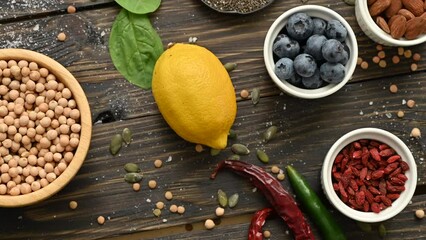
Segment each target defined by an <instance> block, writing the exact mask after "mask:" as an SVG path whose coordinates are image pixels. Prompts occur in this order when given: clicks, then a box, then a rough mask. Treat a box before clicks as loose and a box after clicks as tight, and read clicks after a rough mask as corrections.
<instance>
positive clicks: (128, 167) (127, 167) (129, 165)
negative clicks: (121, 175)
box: [124, 163, 141, 173]
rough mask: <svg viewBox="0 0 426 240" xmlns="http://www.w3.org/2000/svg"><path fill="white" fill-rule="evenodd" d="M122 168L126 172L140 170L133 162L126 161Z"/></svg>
mask: <svg viewBox="0 0 426 240" xmlns="http://www.w3.org/2000/svg"><path fill="white" fill-rule="evenodd" d="M124 170H126V172H128V173H136V172H140V171H141V169H140V168H139V166H138V165H137V164H135V163H126V164H125V165H124Z"/></svg>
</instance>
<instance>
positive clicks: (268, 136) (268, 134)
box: [263, 126, 278, 142]
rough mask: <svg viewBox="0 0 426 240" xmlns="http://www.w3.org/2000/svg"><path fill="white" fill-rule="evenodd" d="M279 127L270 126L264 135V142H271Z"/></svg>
mask: <svg viewBox="0 0 426 240" xmlns="http://www.w3.org/2000/svg"><path fill="white" fill-rule="evenodd" d="M277 131H278V127H277V126H270V127H269V128H268V129H266V131H265V133H264V134H263V141H265V142H269V141H270V140H271V139H273V138H274V137H275V135H277Z"/></svg>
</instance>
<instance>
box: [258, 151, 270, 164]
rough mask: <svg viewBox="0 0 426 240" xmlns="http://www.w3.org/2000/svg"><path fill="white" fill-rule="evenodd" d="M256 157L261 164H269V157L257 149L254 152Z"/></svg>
mask: <svg viewBox="0 0 426 240" xmlns="http://www.w3.org/2000/svg"><path fill="white" fill-rule="evenodd" d="M256 155H257V158H258V159H259V160H260V161H261V162H263V163H268V162H269V156H268V155H267V154H266V153H265V152H264V151H262V150H259V149H258V150H257V151H256Z"/></svg>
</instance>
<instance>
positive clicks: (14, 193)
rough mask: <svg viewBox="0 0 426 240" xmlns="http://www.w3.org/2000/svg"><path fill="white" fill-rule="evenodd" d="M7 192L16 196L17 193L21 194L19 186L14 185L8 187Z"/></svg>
mask: <svg viewBox="0 0 426 240" xmlns="http://www.w3.org/2000/svg"><path fill="white" fill-rule="evenodd" d="M9 194H10V195H11V196H18V195H19V194H21V190H20V188H19V187H16V186H14V187H12V188H11V189H10V191H9Z"/></svg>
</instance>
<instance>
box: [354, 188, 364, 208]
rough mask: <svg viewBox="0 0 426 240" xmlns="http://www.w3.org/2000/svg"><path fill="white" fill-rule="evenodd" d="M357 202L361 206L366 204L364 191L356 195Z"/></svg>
mask: <svg viewBox="0 0 426 240" xmlns="http://www.w3.org/2000/svg"><path fill="white" fill-rule="evenodd" d="M355 201H356V203H357V204H358V205H360V206H362V205H364V202H365V193H364V191H358V192H356V193H355Z"/></svg>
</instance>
